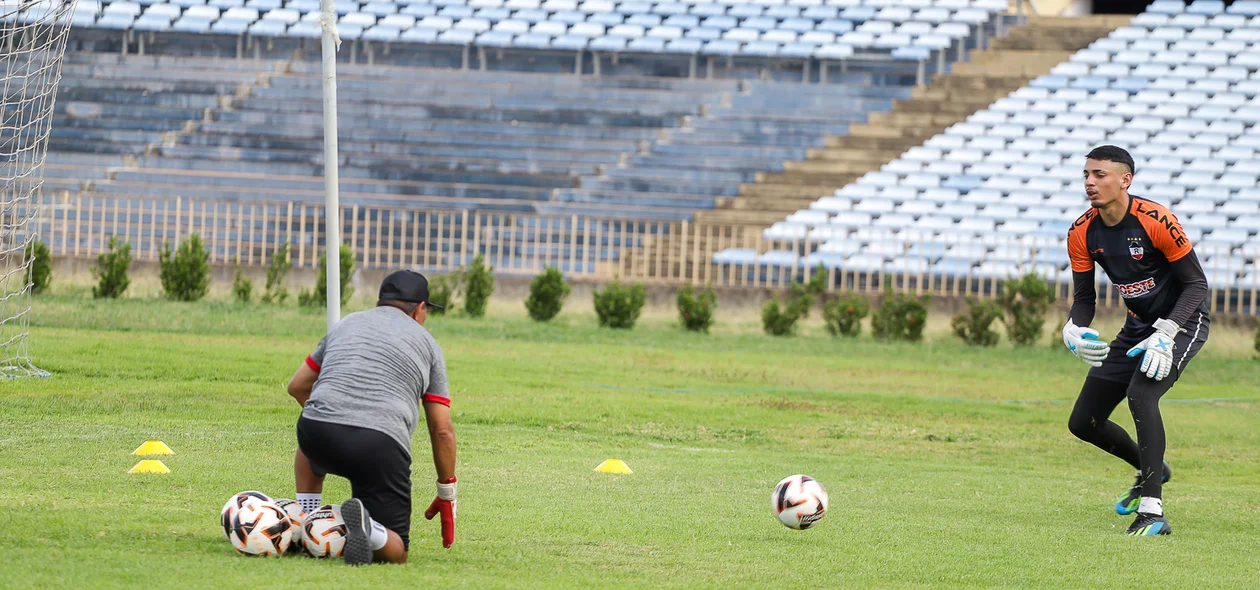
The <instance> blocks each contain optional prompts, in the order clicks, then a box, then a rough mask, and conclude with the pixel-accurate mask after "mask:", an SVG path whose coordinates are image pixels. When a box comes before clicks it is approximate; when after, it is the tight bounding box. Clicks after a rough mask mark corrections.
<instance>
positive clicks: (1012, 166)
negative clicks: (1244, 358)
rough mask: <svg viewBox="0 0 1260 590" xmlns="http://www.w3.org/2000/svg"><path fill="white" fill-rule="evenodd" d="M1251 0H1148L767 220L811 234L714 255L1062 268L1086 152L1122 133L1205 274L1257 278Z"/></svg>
mask: <svg viewBox="0 0 1260 590" xmlns="http://www.w3.org/2000/svg"><path fill="white" fill-rule="evenodd" d="M1257 42H1260V2H1255V1H1250V0H1245V1H1239V2H1235V3H1233V4H1232V5H1231V6H1229V7H1228V8H1226V7H1225V6H1224V5H1223V3H1221V2H1211V1H1204V0H1195V1H1194V2H1192V3H1190V4H1189V5H1188V6H1187V5H1185V4H1184V3H1182V2H1168V1H1163V0H1161V1H1158V2H1155V3H1153V4H1152V5H1151V6H1150V8H1149V10H1147V11H1146V12H1145V13H1143V14H1141V15H1139V16H1138V17H1136V18H1134V19H1133V20H1132V22H1131V23H1130V24H1129V26H1125V27H1121V28H1119V29H1117V30H1116V31H1115V32H1113V33H1112V34H1110V35H1109V36H1107V37H1105V38H1103V39H1100V40H1098V41H1096V42H1094V43H1092V44H1091V45H1090V46H1089V47H1088V48H1086V49H1083V50H1081V51H1078V52H1076V53H1075V54H1073V55H1072V56H1071V58H1070V59H1069V60H1067V61H1065V62H1064V63H1061V64H1059V65H1057V66H1055V67H1054V68H1053V70H1052V71H1051V72H1050V73H1049V74H1046V75H1043V76H1040V77H1038V78H1037V79H1035V80H1033V81H1032V82H1031V83H1029V84H1028V85H1027V86H1025V87H1023V88H1020V89H1018V90H1016V91H1015V92H1013V93H1011V94H1010V95H1009V96H1007V97H1004V98H1002V99H1000V100H997V101H996V102H994V103H993V104H991V105H990V106H988V108H985V109H982V110H980V111H978V112H976V113H974V114H973V115H971V116H969V117H967V119H966V121H964V122H960V123H957V124H954V125H951V126H950V127H949V128H948V129H946V130H945V131H944V132H943V133H940V134H937V135H935V136H933V137H932V138H931V139H929V140H927V141H926V142H924V143H923V144H922V145H920V146H916V147H914V148H911V149H910V150H908V151H906V152H905V153H903V154H902V155H901V156H900V157H898V158H897V159H895V160H893V161H891V162H889V163H888V164H886V165H884V166H883V167H882V168H881V169H880V170H879V171H874V172H870V173H867V174H864V175H863V176H862V177H860V178H858V179H857V180H856V181H855V182H853V183H852V184H849V185H847V186H845V187H843V188H841V189H838V190H836V191H835V192H834V194H832V195H828V196H825V197H822V198H819V199H817V200H816V201H814V202H813V203H812V204H810V205H809V207H808V208H805V209H802V210H800V211H797V212H796V213H793V214H791V215H789V216H788V217H787V218H786V219H785V220H782V221H780V222H778V223H776V224H774V225H773V226H772V227H771V228H769V229H767V230H765V232H764V237H765V239H767V240H788V241H800V240H804V239H806V237H807V235H808V237H809V238H810V239H811V240H812V241H813V242H814V243H815V244H817V248H816V249H811V251H809V252H805V251H803V250H788V251H772V252H765V253H760V254H759V253H757V252H754V251H748V250H746V249H730V250H726V251H723V252H720V253H718V254H717V255H716V256H715V257H714V260H715V262H719V263H722V264H731V265H738V266H745V265H751V266H753V267H762V266H781V265H787V266H788V267H791V266H794V265H811V266H812V265H814V264H817V263H823V264H827V265H831V266H834V267H849V268H859V269H870V270H875V271H880V270H890V271H896V270H906V271H909V272H924V271H926V272H938V273H954V274H960V273H966V274H968V275H969V276H970V275H974V276H987V277H1006V276H1010V275H1012V274H1015V273H1021V272H1028V271H1032V272H1037V273H1040V274H1042V275H1044V276H1047V277H1050V278H1058V279H1059V280H1070V273H1067V272H1066V266H1067V253H1066V249H1065V248H1064V245H1063V244H1064V242H1063V238H1064V236H1065V234H1066V230H1067V227H1068V226H1069V225H1070V223H1071V222H1072V220H1073V219H1074V218H1075V217H1076V216H1077V215H1078V214H1079V213H1080V212H1081V211H1083V210H1084V208H1085V206H1086V205H1085V204H1084V201H1083V198H1082V195H1081V189H1080V179H1079V177H1080V174H1081V168H1080V166H1081V158H1082V157H1083V155H1084V154H1085V153H1086V152H1087V151H1088V150H1089V149H1090V148H1092V147H1093V146H1095V145H1097V144H1101V143H1114V144H1118V145H1121V146H1123V147H1126V148H1128V149H1129V150H1131V151H1132V153H1133V154H1134V158H1135V160H1136V163H1137V175H1136V177H1135V180H1134V186H1133V188H1132V192H1133V193H1134V194H1138V195H1142V196H1146V197H1148V198H1152V199H1155V200H1157V201H1160V202H1162V203H1165V204H1170V205H1171V206H1172V207H1173V208H1174V211H1176V212H1178V213H1179V214H1180V215H1181V219H1182V222H1183V225H1184V226H1185V228H1186V230H1187V233H1188V234H1189V235H1190V236H1191V238H1192V240H1194V241H1195V242H1196V243H1197V244H1198V247H1197V249H1198V251H1199V253H1200V257H1201V259H1202V261H1203V264H1204V267H1205V270H1207V272H1208V276H1209V281H1210V282H1211V283H1212V284H1213V286H1214V287H1247V288H1251V289H1253V290H1254V288H1255V286H1256V284H1257V271H1256V264H1257V256H1258V255H1260V251H1258V249H1257V244H1258V240H1257V237H1256V234H1257V231H1260V215H1257V214H1258V213H1260V188H1257V181H1258V180H1260V158H1257V150H1258V149H1260V134H1258V133H1257V132H1256V129H1257V127H1256V123H1258V122H1260V108H1258V107H1257V106H1256V105H1255V101H1256V97H1257V95H1260V71H1258V70H1260V59H1258V58H1257V55H1260V54H1258V53H1257V52H1256V51H1255V49H1254V47H1255V44H1256V43H1257Z"/></svg>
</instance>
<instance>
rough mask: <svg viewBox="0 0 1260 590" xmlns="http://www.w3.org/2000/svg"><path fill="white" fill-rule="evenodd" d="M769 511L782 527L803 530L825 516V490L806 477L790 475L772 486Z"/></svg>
mask: <svg viewBox="0 0 1260 590" xmlns="http://www.w3.org/2000/svg"><path fill="white" fill-rule="evenodd" d="M770 509H771V511H773V512H774V516H775V517H776V518H778V519H779V522H781V523H783V526H786V527H788V528H790V529H796V530H804V529H807V528H809V527H811V526H814V524H816V523H817V522H818V521H820V520H822V518H823V517H824V516H826V515H827V490H824V489H823V487H822V484H820V483H818V480H816V479H814V478H812V477H810V476H808V475H800V474H797V475H791V476H788V477H785V478H783V480H782V481H780V482H779V485H776V486H774V494H773V495H771V496H770Z"/></svg>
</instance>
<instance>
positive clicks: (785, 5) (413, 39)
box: [73, 0, 1008, 61]
mask: <svg viewBox="0 0 1260 590" xmlns="http://www.w3.org/2000/svg"><path fill="white" fill-rule="evenodd" d="M1007 4H1008V2H1007V0H829V1H828V2H823V1H822V0H788V1H784V0H757V1H755V2H749V1H743V0H721V1H714V0H690V1H687V2H645V1H642V0H625V1H614V0H584V1H579V0H399V1H397V2H394V1H390V0H368V1H367V2H363V3H361V2H358V1H357V0H338V1H337V2H336V3H335V7H336V13H337V28H338V32H339V34H340V37H341V39H343V40H350V41H359V40H363V41H367V42H372V43H377V44H417V45H446V46H457V47H476V48H493V49H512V50H522V51H534V50H557V51H566V52H575V51H577V52H580V51H586V50H589V51H592V52H601V53H608V54H620V53H625V54H634V53H646V54H658V53H666V54H676V55H703V56H714V57H723V58H730V57H751V58H774V57H784V58H798V59H807V58H813V59H820V60H840V59H846V58H850V57H853V56H854V55H855V53H861V52H866V51H871V52H876V53H881V54H886V55H890V56H892V57H894V58H896V59H907V60H913V61H923V60H925V59H927V58H929V57H930V56H932V55H934V54H938V53H939V52H940V51H941V50H943V49H948V48H950V47H958V46H959V45H960V44H961V43H962V42H963V41H964V40H966V39H969V38H972V37H973V36H976V35H977V34H983V33H982V31H980V30H979V29H980V28H982V27H983V26H984V25H989V24H994V25H996V26H997V27H998V30H997V31H996V32H998V33H999V34H1000V28H1001V26H1002V24H1003V23H1002V21H1001V20H1000V19H997V20H996V22H995V18H994V17H995V15H996V14H998V13H1001V12H1004V11H1006V9H1007ZM319 6H320V4H319V1H318V0H287V1H281V0H210V2H209V3H204V4H203V3H202V2H200V1H199V0H172V1H169V2H155V1H153V0H142V1H140V2H132V1H129V0H128V1H121V2H119V1H113V0H105V1H100V0H85V1H84V2H82V3H80V4H79V5H78V7H77V8H76V10H75V14H74V15H73V22H74V24H75V25H76V26H80V27H94V28H99V29H107V30H114V31H139V32H146V33H166V32H172V33H196V34H204V35H215V36H222V37H242V36H245V37H248V38H250V39H255V38H256V39H267V40H269V41H268V45H273V44H274V43H273V41H274V40H284V39H296V40H302V39H310V38H317V37H318V34H319V32H318V29H317V28H316V26H315V23H317V22H318V20H319ZM464 55H465V57H467V52H465V53H464Z"/></svg>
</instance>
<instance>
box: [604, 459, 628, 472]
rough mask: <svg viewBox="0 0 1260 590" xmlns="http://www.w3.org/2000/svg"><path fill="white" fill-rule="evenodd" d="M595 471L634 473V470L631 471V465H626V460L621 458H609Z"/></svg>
mask: <svg viewBox="0 0 1260 590" xmlns="http://www.w3.org/2000/svg"><path fill="white" fill-rule="evenodd" d="M595 471H598V472H600V473H626V474H630V473H634V472H633V471H630V466H629V465H626V462H625V461H622V460H621V459H608V460H607V461H604V462H603V463H600V464H599V467H596V468H595Z"/></svg>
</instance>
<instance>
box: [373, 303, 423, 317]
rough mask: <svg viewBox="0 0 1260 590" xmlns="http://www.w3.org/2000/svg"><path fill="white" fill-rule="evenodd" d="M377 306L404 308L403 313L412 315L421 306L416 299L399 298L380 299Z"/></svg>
mask: <svg viewBox="0 0 1260 590" xmlns="http://www.w3.org/2000/svg"><path fill="white" fill-rule="evenodd" d="M376 306H377V307H393V308H397V309H400V310H402V312H403V313H405V314H407V315H411V314H413V313H415V311H416V308H417V307H420V304H419V303H416V302H414V301H399V300H397V299H380V300H377V302H376Z"/></svg>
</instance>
